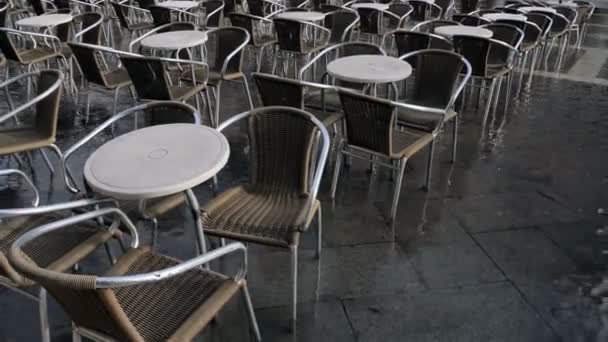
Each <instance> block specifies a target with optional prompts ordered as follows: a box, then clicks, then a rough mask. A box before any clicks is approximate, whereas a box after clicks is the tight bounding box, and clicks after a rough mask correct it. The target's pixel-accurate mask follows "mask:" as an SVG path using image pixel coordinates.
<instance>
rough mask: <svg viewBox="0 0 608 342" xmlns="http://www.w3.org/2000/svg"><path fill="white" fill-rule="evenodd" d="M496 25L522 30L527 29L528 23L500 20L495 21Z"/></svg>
mask: <svg viewBox="0 0 608 342" xmlns="http://www.w3.org/2000/svg"><path fill="white" fill-rule="evenodd" d="M494 23H497V24H507V25H511V26H515V27H517V28H518V29H520V30H525V29H526V22H525V21H523V20H512V19H498V20H495V21H494Z"/></svg>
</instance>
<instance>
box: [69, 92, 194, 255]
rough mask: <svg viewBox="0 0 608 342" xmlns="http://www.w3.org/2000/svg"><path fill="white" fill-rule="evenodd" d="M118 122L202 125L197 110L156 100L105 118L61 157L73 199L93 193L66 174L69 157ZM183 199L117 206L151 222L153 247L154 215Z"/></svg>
mask: <svg viewBox="0 0 608 342" xmlns="http://www.w3.org/2000/svg"><path fill="white" fill-rule="evenodd" d="M133 118H139V120H138V121H136V122H135V123H133ZM129 119H130V120H129ZM142 122H143V124H142ZM119 123H131V125H133V126H128V127H133V129H136V128H137V127H142V126H153V125H162V124H170V123H192V124H201V119H200V114H199V113H198V112H197V111H196V109H194V108H193V107H191V106H189V105H187V104H184V103H180V102H170V101H157V102H150V103H145V104H143V105H139V106H136V107H133V108H130V109H127V110H125V111H123V112H120V113H118V114H116V115H114V116H112V117H111V118H109V119H108V120H106V121H104V122H103V123H101V124H100V125H99V126H97V127H96V128H95V129H94V130H93V131H92V132H90V133H89V134H87V135H86V136H85V137H83V138H82V139H80V140H79V141H77V142H76V143H75V144H74V145H72V146H71V147H70V148H69V149H68V150H67V151H66V153H65V155H64V156H63V158H62V159H61V167H62V170H63V171H64V172H63V174H64V179H65V183H66V187H67V190H68V191H69V192H70V193H72V194H74V198H75V199H82V198H90V197H93V196H94V194H92V193H90V192H89V189H88V186H87V184H86V182H84V180H83V182H82V184H83V185H82V186H79V185H78V183H79V182H78V181H77V180H76V179H74V177H72V176H70V175H69V174H66V170H69V169H70V166H69V164H68V162H69V159H70V158H71V157H72V156H73V155H74V154H75V153H76V151H78V150H79V149H81V148H82V147H83V146H85V145H90V144H92V143H94V142H95V141H98V139H97V140H96V139H94V138H95V137H96V136H98V135H99V134H100V133H101V132H103V131H104V130H105V129H107V128H109V127H113V126H114V125H115V124H119ZM121 127H122V126H121ZM185 201H186V198H185V196H184V195H183V194H181V193H180V194H175V195H170V196H165V197H160V198H155V199H151V200H148V201H146V202H145V205H144V206H143V207H142V203H141V202H140V201H121V202H119V204H120V208H121V209H122V210H124V211H125V212H126V213H127V214H128V215H129V216H130V217H131V218H133V219H136V220H147V221H150V222H152V224H153V227H152V235H153V238H152V245H153V246H154V244H155V242H156V230H157V227H158V220H157V218H158V217H159V216H161V215H163V214H165V213H167V212H169V211H171V210H172V209H174V208H177V207H178V206H180V205H181V204H183V203H184V202H185Z"/></svg>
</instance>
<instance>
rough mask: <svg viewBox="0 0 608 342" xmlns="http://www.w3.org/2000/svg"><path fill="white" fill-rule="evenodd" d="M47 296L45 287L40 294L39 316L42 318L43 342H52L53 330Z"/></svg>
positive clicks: (41, 331)
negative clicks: (50, 324)
mask: <svg viewBox="0 0 608 342" xmlns="http://www.w3.org/2000/svg"><path fill="white" fill-rule="evenodd" d="M46 297H47V295H46V290H45V289H44V287H41V288H40V290H39V292H38V314H39V317H40V334H41V335H42V336H41V341H42V342H51V330H50V328H49V317H48V305H47V298H46Z"/></svg>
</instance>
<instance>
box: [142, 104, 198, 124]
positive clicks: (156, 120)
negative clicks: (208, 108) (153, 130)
mask: <svg viewBox="0 0 608 342" xmlns="http://www.w3.org/2000/svg"><path fill="white" fill-rule="evenodd" d="M143 121H144V125H145V126H156V125H166V124H173V123H191V124H193V123H195V120H194V113H193V111H192V109H190V108H184V107H183V106H176V105H174V104H165V105H162V104H158V105H156V106H153V107H150V108H147V109H146V110H144V117H143ZM140 127H141V126H140Z"/></svg>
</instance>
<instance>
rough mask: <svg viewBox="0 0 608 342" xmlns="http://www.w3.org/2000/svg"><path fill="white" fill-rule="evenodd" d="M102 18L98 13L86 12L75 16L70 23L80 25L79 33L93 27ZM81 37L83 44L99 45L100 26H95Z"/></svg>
mask: <svg viewBox="0 0 608 342" xmlns="http://www.w3.org/2000/svg"><path fill="white" fill-rule="evenodd" d="M102 18H103V16H102V15H101V14H99V13H95V12H86V13H82V14H79V15H77V16H75V17H74V19H72V23H74V24H80V30H79V32H81V31H84V30H86V29H88V28H89V27H91V26H93V25H95V24H96V23H98V22H99V20H100V19H102ZM81 37H82V42H83V43H86V44H93V45H99V44H100V40H101V25H97V26H95V27H93V28H92V29H90V30H89V31H86V32H85V33H83V34H82V36H81Z"/></svg>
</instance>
